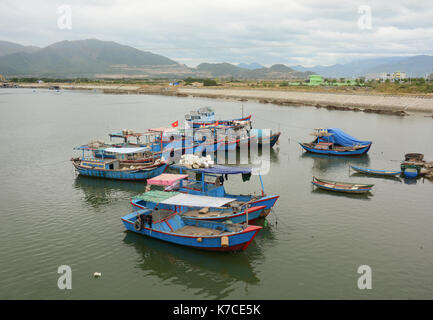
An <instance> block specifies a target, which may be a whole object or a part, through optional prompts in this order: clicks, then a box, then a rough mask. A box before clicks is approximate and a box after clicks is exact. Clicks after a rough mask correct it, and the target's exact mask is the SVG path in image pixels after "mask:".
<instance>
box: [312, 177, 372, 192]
mask: <svg viewBox="0 0 433 320" xmlns="http://www.w3.org/2000/svg"><path fill="white" fill-rule="evenodd" d="M312 184H313V185H314V186H316V187H318V188H320V189H324V190H329V191H336V192H346V193H367V192H369V191H371V189H372V188H373V186H374V184H360V183H349V182H339V181H332V180H325V179H321V178H317V177H313V181H312Z"/></svg>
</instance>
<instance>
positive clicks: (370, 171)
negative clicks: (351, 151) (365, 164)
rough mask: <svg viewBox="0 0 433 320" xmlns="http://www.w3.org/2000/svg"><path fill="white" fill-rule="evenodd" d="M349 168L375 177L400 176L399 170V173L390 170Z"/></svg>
mask: <svg viewBox="0 0 433 320" xmlns="http://www.w3.org/2000/svg"><path fill="white" fill-rule="evenodd" d="M350 167H351V168H352V169H353V170H355V171H357V172H361V173H365V174H371V175H376V176H387V177H391V176H398V175H400V174H401V171H400V170H399V171H390V170H375V169H369V168H362V167H357V166H350Z"/></svg>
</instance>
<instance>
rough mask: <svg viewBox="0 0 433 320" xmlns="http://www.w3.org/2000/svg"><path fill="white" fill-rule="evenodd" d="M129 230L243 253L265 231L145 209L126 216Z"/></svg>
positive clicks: (173, 240)
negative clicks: (258, 234)
mask: <svg viewBox="0 0 433 320" xmlns="http://www.w3.org/2000/svg"><path fill="white" fill-rule="evenodd" d="M122 222H123V224H124V226H125V228H126V229H127V230H129V231H132V232H136V233H139V234H142V235H146V236H148V237H152V238H155V239H159V240H163V241H166V242H170V243H174V244H178V245H182V246H187V247H191V248H197V249H203V250H210V251H240V250H245V249H247V247H248V246H249V245H250V244H251V242H252V241H253V239H254V237H255V236H256V235H257V233H258V232H259V231H260V229H262V227H259V226H251V225H248V224H234V223H222V222H213V221H201V220H194V219H187V218H183V217H182V216H181V215H180V214H179V213H177V212H173V211H170V210H158V209H156V208H155V209H149V208H146V209H141V210H137V211H134V212H132V213H130V214H127V215H125V216H123V217H122Z"/></svg>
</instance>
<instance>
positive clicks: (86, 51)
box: [0, 39, 310, 79]
mask: <svg viewBox="0 0 433 320" xmlns="http://www.w3.org/2000/svg"><path fill="white" fill-rule="evenodd" d="M246 66H247V68H244V67H239V66H235V65H233V64H229V63H214V64H210V63H202V64H200V65H199V66H197V67H196V68H191V67H188V66H186V65H184V64H179V63H178V62H176V61H174V60H171V59H169V58H166V57H164V56H161V55H157V54H154V53H151V52H147V51H142V50H138V49H135V48H133V47H130V46H125V45H121V44H118V43H116V42H112V41H100V40H96V39H88V40H77V41H61V42H56V43H54V44H52V45H49V46H47V47H44V48H38V47H26V46H22V45H19V44H14V43H11V42H5V41H2V42H0V74H3V75H5V76H7V77H12V76H19V77H55V78H78V77H81V78H127V77H129V78H131V77H134V78H186V77H195V78H239V79H293V78H302V79H305V78H306V77H307V76H308V75H309V74H310V73H309V72H304V71H296V70H293V69H291V68H289V67H287V66H284V65H274V66H272V67H270V68H267V67H263V66H261V65H259V64H249V65H246Z"/></svg>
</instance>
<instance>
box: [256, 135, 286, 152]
mask: <svg viewBox="0 0 433 320" xmlns="http://www.w3.org/2000/svg"><path fill="white" fill-rule="evenodd" d="M280 135H281V132H277V133H274V134H271V135H270V136H269V143H263V142H262V139H261V138H258V139H257V144H258V146H259V148H260V147H263V146H265V145H267V144H269V145H270V147H271V148H272V147H273V146H274V145H275V144H276V143H277V141H278V139H279V138H280Z"/></svg>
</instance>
